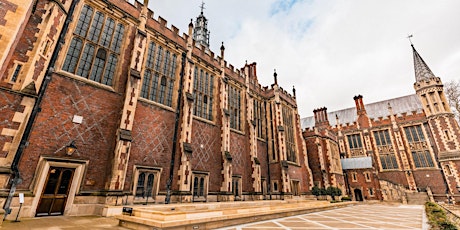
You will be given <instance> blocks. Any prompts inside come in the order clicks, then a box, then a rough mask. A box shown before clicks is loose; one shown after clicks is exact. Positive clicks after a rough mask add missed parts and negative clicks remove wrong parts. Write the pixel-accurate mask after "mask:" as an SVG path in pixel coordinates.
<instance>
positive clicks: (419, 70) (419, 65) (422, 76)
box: [411, 44, 436, 81]
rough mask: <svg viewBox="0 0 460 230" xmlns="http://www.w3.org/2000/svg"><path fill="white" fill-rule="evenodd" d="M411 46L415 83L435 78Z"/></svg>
mask: <svg viewBox="0 0 460 230" xmlns="http://www.w3.org/2000/svg"><path fill="white" fill-rule="evenodd" d="M411 46H412V52H413V54H414V70H415V80H416V81H423V80H427V79H430V78H435V77H436V76H435V75H434V74H433V72H431V70H430V67H428V65H427V64H426V63H425V61H424V60H423V58H422V57H421V56H420V54H418V52H417V50H415V48H414V45H413V44H411Z"/></svg>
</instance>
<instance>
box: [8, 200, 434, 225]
mask: <svg viewBox="0 0 460 230" xmlns="http://www.w3.org/2000/svg"><path fill="white" fill-rule="evenodd" d="M425 222H426V218H425V214H424V209H423V206H420V205H393V206H391V205H380V204H371V205H357V206H352V207H346V208H339V209H334V210H329V211H323V212H316V213H310V214H305V215H299V216H291V217H286V218H281V219H274V220H269V221H263V222H257V223H250V224H244V225H240V226H233V227H226V228H222V229H221V230H257V229H258V230H261V229H269V230H270V229H272V230H277V229H284V230H286V229H305V230H307V229H318V230H320V229H350V230H357V229H363V230H364V229H391V230H395V229H401V230H402V229H428V225H427V224H426V223H425ZM117 225H118V221H117V220H116V219H115V218H105V217H94V216H87V217H69V216H58V217H41V218H30V219H22V220H21V222H16V223H15V222H11V221H5V222H4V223H3V227H2V228H1V229H14V230H29V229H30V230H60V229H65V230H82V229H99V230H103V229H119V230H122V229H126V228H123V227H119V226H117Z"/></svg>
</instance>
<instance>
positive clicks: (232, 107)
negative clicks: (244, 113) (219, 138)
mask: <svg viewBox="0 0 460 230" xmlns="http://www.w3.org/2000/svg"><path fill="white" fill-rule="evenodd" d="M228 110H229V111H230V128H232V129H236V130H240V131H241V90H240V89H238V88H237V87H235V86H233V85H229V86H228Z"/></svg>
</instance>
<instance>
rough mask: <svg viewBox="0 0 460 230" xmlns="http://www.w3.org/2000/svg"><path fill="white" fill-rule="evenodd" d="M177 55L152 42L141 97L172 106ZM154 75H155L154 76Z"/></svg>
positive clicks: (148, 52)
mask: <svg viewBox="0 0 460 230" xmlns="http://www.w3.org/2000/svg"><path fill="white" fill-rule="evenodd" d="M176 59H177V55H176V54H173V55H171V52H170V51H169V50H167V49H166V50H165V51H164V49H163V47H162V46H160V45H156V44H155V43H154V42H150V44H149V47H148V51H147V58H146V63H145V71H144V80H143V83H142V89H141V97H143V98H145V99H149V100H151V101H155V102H158V103H161V104H163V105H166V106H172V96H173V90H174V82H175V78H176V67H177V66H176V63H177V61H176ZM152 75H153V77H152Z"/></svg>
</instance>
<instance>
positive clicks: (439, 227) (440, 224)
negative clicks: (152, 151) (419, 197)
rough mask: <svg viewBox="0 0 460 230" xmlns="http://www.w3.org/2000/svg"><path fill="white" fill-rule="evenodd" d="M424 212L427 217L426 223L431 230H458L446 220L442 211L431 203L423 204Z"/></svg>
mask: <svg viewBox="0 0 460 230" xmlns="http://www.w3.org/2000/svg"><path fill="white" fill-rule="evenodd" d="M425 211H426V215H427V217H428V223H429V224H430V225H431V229H433V230H457V229H458V228H457V227H456V226H455V225H454V224H453V223H451V222H450V221H449V220H448V219H447V215H446V213H445V212H444V210H443V209H442V208H441V207H440V206H439V205H437V204H435V203H432V202H426V203H425Z"/></svg>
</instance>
